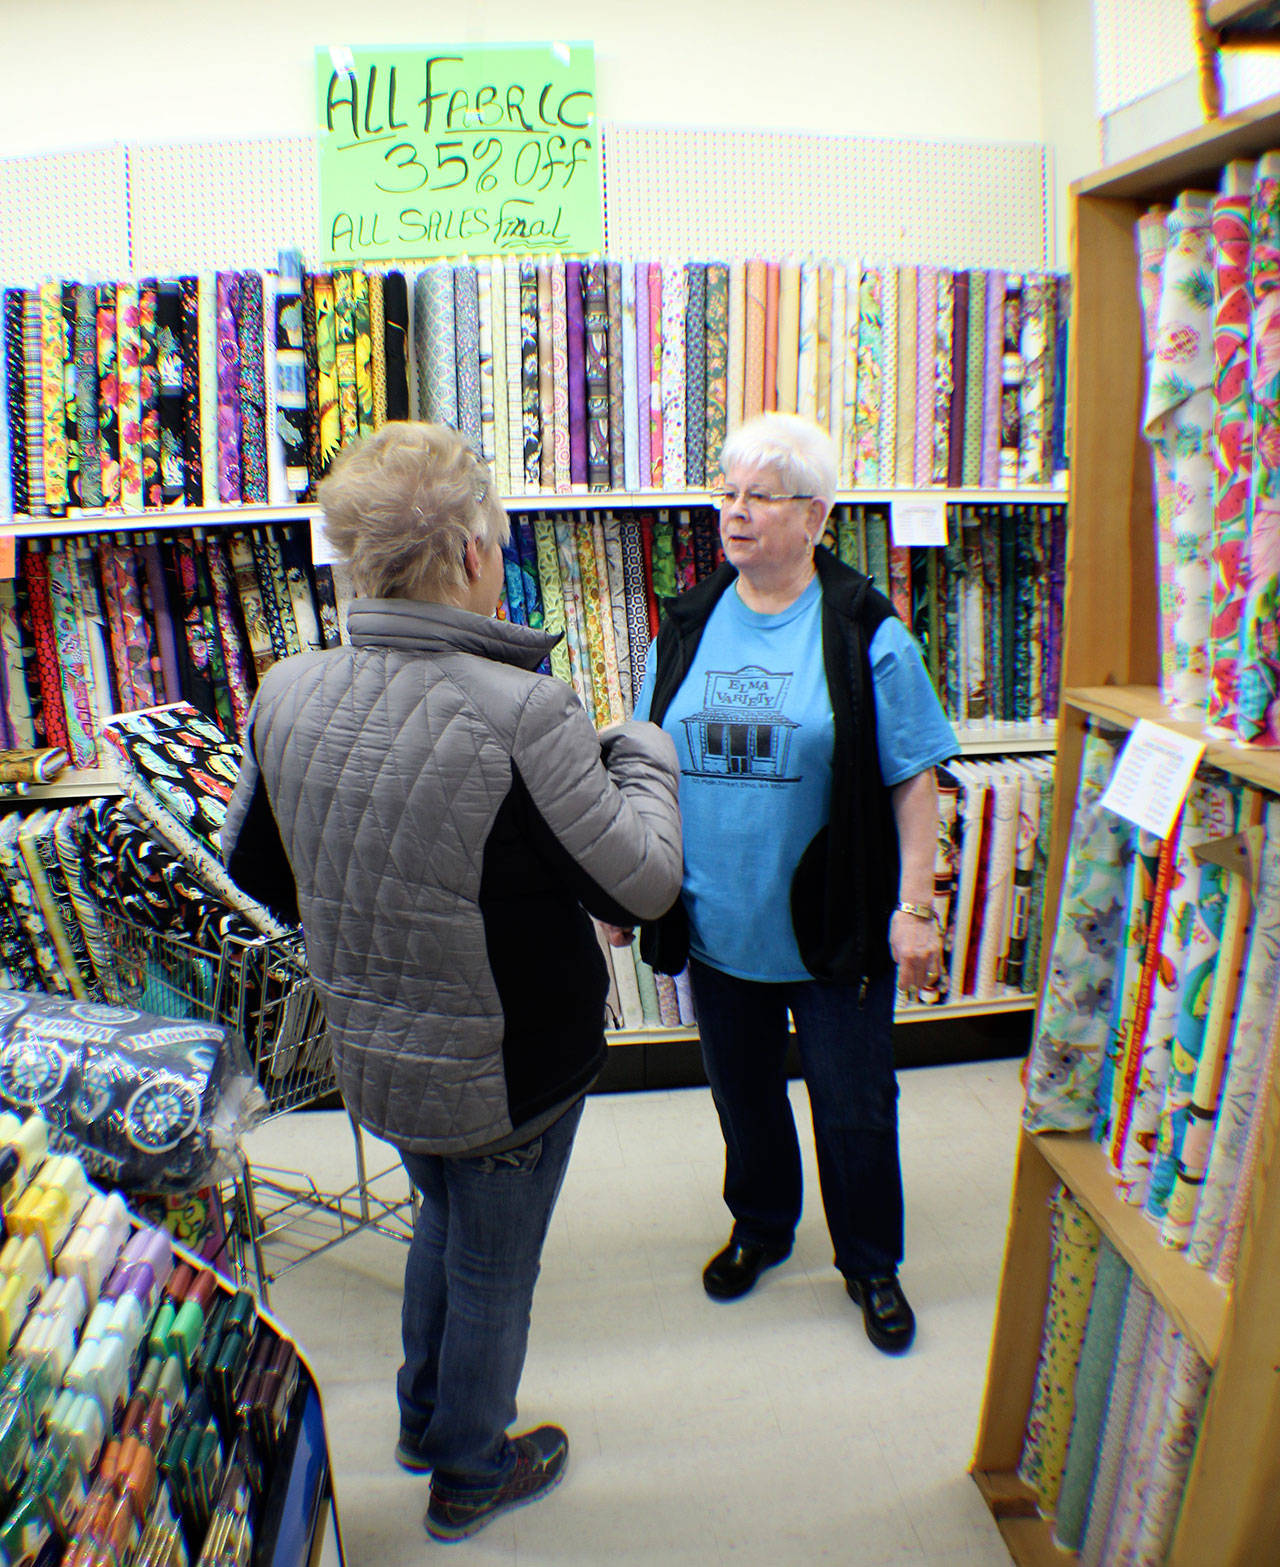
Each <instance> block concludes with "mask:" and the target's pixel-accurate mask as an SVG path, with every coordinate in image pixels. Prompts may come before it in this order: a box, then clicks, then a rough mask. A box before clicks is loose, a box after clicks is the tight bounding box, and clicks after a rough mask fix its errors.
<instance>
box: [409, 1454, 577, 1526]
mask: <svg viewBox="0 0 1280 1567" xmlns="http://www.w3.org/2000/svg"><path fill="white" fill-rule="evenodd" d="M511 1445H512V1447H514V1448H515V1452H516V1464H515V1468H514V1469H513V1470H512V1471H511V1473H510V1474H509V1475H508V1476H507V1478H506V1479H505V1480H504V1481H503V1482H502V1483H501V1485H494V1486H487V1487H483V1488H477V1489H472V1488H463V1487H452V1486H447V1485H441V1484H440V1482H439V1480H438V1479H437V1480H434V1481H433V1482H432V1485H431V1502H430V1505H429V1506H428V1508H427V1516H426V1518H425V1520H424V1522H425V1524H426V1529H427V1533H428V1534H429V1535H430V1536H431V1538H432V1539H433V1540H465V1539H466V1537H467V1536H468V1535H469V1534H474V1533H475V1532H476V1530H477V1529H483V1528H484V1526H485V1524H487V1523H488V1522H489V1521H490V1519H492V1518H496V1517H497V1516H498V1514H499V1513H502V1512H506V1511H507V1509H508V1508H511V1507H523V1506H525V1504H526V1503H528V1502H536V1501H537V1499H538V1498H539V1497H540V1496H544V1495H545V1494H546V1493H547V1492H548V1491H551V1490H554V1489H555V1487H556V1486H557V1485H559V1483H560V1481H561V1479H562V1478H563V1476H564V1466H565V1464H566V1463H567V1462H568V1458H569V1438H568V1437H567V1436H566V1435H565V1434H564V1432H563V1431H562V1430H561V1429H560V1427H559V1426H538V1427H537V1429H536V1430H533V1431H526V1432H525V1433H524V1435H523V1436H515V1437H512V1439H511Z"/></svg>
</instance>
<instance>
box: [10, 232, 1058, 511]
mask: <svg viewBox="0 0 1280 1567" xmlns="http://www.w3.org/2000/svg"><path fill="white" fill-rule="evenodd" d="M1068 300H1069V289H1068V284H1067V281H1066V280H1065V279H1064V278H1060V277H1056V276H1052V275H1049V274H1033V273H1028V274H1025V275H1024V274H1015V273H1004V272H994V271H969V272H951V271H948V270H947V269H945V268H940V267H894V266H879V267H865V266H861V265H859V264H858V263H856V262H850V261H831V262H826V261H815V262H789V261H766V260H750V261H742V262H734V263H724V262H719V261H690V262H687V263H666V262H653V261H640V262H632V261H627V262H621V261H614V260H607V259H606V260H598V259H597V260H587V261H579V260H566V259H565V258H564V257H560V256H543V257H538V258H536V259H532V258H530V259H520V258H514V257H512V258H503V257H494V258H492V259H484V260H481V261H478V262H470V261H460V262H437V263H434V264H432V265H429V266H426V267H424V268H423V269H422V270H421V271H419V272H418V273H416V274H407V273H404V272H399V271H387V272H381V271H373V270H361V269H347V270H338V271H334V272H317V273H304V271H303V269H302V263H301V258H300V256H299V254H298V253H297V252H296V251H282V252H281V253H280V258H279V263H278V266H277V269H276V270H275V271H273V272H264V273H259V272H254V271H242V272H217V273H207V274H201V275H199V276H188V277H181V278H170V279H153V278H147V279H143V280H141V281H140V282H138V283H136V284H135V283H132V282H129V283H105V284H104V283H96V284H90V283H84V282H76V281H57V282H47V283H43V284H41V285H40V287H38V288H33V289H26V290H23V289H8V290H6V291H5V294H4V334H5V352H4V355H3V358H2V362H0V368H2V369H3V373H4V380H5V393H4V395H5V408H6V411H7V419H8V426H9V445H10V463H9V467H10V484H9V491H10V497H11V502H12V506H13V510H14V511H15V512H17V513H20V514H32V515H38V516H43V515H48V514H52V515H63V514H65V513H66V512H67V511H68V510H76V509H82V510H97V509H99V508H103V509H106V510H113V511H123V512H127V513H136V512H143V511H155V510H164V509H168V508H174V507H192V506H206V507H213V506H234V505H239V504H247V503H264V502H269V503H271V504H280V503H285V502H288V501H290V500H296V499H301V498H305V497H308V496H309V495H310V494H311V493H312V487H313V486H314V484H315V482H316V481H317V480H318V479H319V478H320V477H322V476H323V474H324V473H325V472H326V471H327V470H328V467H329V465H330V463H331V462H332V460H333V457H334V455H335V454H336V453H337V452H338V450H339V449H340V448H341V447H342V446H343V445H345V444H347V443H348V442H350V441H352V440H355V439H356V438H358V437H359V436H362V435H366V434H368V433H369V432H370V431H372V430H375V429H377V428H378V427H379V426H380V425H381V424H383V423H384V422H385V421H387V420H389V419H406V418H423V419H431V420H442V421H444V422H445V423H448V424H451V425H454V426H455V427H456V428H458V429H460V430H462V431H463V433H464V434H466V436H467V437H468V438H469V440H470V441H471V443H472V445H473V446H474V447H475V449H476V450H477V451H478V452H481V453H482V454H483V455H484V457H485V459H486V460H487V461H488V462H490V463H491V464H492V465H493V469H494V474H495V478H496V481H497V485H498V488H499V490H500V491H501V492H502V493H504V494H512V495H520V494H528V493H535V494H536V493H560V494H563V493H572V492H575V491H586V490H598V491H603V490H615V491H622V490H626V491H636V490H648V489H655V490H669V491H682V490H687V489H693V490H697V489H701V488H703V487H705V486H706V485H707V484H708V483H710V482H713V481H714V477H715V473H716V464H717V461H718V456H719V451H720V447H721V444H722V442H723V440H724V437H725V435H726V433H727V432H728V431H730V430H732V429H734V428H735V427H736V426H737V425H738V424H739V423H740V422H741V421H742V420H743V419H744V418H748V417H750V416H751V415H752V414H754V413H759V412H761V411H762V410H765V409H773V408H778V409H783V410H791V411H797V412H799V413H802V414H806V415H808V416H809V417H811V418H813V419H815V420H816V421H817V422H818V423H819V424H821V425H822V426H823V427H824V428H826V429H828V430H829V431H830V433H831V435H832V437H833V438H834V440H835V443H836V446H837V449H838V451H839V458H840V481H841V483H842V485H844V486H845V487H853V486H855V485H857V486H862V487H871V488H886V487H889V486H895V485H896V486H898V487H921V486H927V485H938V486H948V487H950V488H953V489H954V488H959V487H962V486H964V487H979V486H981V487H985V488H991V489H995V488H1001V489H1012V488H1023V487H1028V486H1043V485H1050V484H1053V483H1059V482H1062V481H1063V479H1064V477H1065V470H1066V465H1067V458H1066V449H1065V409H1066V333H1067V312H1068Z"/></svg>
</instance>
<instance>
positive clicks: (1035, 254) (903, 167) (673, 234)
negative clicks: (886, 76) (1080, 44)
mask: <svg viewBox="0 0 1280 1567" xmlns="http://www.w3.org/2000/svg"><path fill="white" fill-rule="evenodd" d="M602 132H603V134H602V147H603V165H604V171H603V172H604V182H603V183H604V201H605V235H606V246H607V249H608V250H609V252H610V253H611V254H613V255H631V256H645V255H648V256H658V255H666V256H712V255H715V256H721V257H724V258H726V259H733V258H735V257H739V256H746V255H748V254H750V255H754V256H762V255H763V256H787V255H792V256H807V255H821V256H855V255H856V256H859V257H862V258H864V259H869V260H870V259H875V260H884V261H891V262H897V263H902V264H907V265H911V264H916V265H918V264H922V263H933V264H936V265H940V266H951V267H1009V268H1024V269H1038V268H1044V267H1047V266H1048V265H1049V258H1050V257H1051V256H1052V255H1053V245H1052V236H1051V234H1050V231H1049V229H1050V216H1049V215H1050V210H1051V208H1050V203H1049V200H1048V195H1049V191H1048V181H1049V175H1050V169H1049V160H1048V153H1047V149H1046V148H1045V147H1043V146H1041V145H1039V144H1022V143H964V142H924V141H907V140H889V139H881V138H854V137H845V136H831V135H814V134H801V133H794V134H793V133H787V132H763V131H762V132H754V131H717V130H699V129H682V128H678V127H644V126H631V125H627V126H623V125H617V124H608V123H606V124H605V125H604V126H603V127H602ZM317 169H318V154H317V147H316V141H315V138H314V137H312V136H309V135H307V136H283V137H272V138H262V139H255V140H244V141H225V142H200V143H187V144H183V143H169V144H158V145H135V146H123V145H121V146H117V147H111V148H104V149H101V150H98V151H93V152H68V153H49V154H44V155H41V156H39V157H31V158H14V159H0V280H2V281H4V282H9V283H17V284H23V285H27V284H30V283H33V282H36V281H38V280H39V279H40V278H41V277H45V276H56V277H80V278H86V279H91V278H104V277H120V278H125V277H173V276H178V275H181V274H183V273H188V272H192V271H196V270H200V269H208V268H223V269H226V268H236V267H257V268H269V267H272V266H274V265H275V262H276V255H277V251H278V250H279V249H280V247H281V246H283V245H291V246H295V247H297V248H298V249H300V250H301V251H302V255H303V259H304V262H305V263H306V264H308V265H310V266H318V265H319V264H320V249H319V236H318V223H319V195H318V174H317Z"/></svg>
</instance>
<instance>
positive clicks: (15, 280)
mask: <svg viewBox="0 0 1280 1567" xmlns="http://www.w3.org/2000/svg"><path fill="white" fill-rule="evenodd" d="M126 179H127V174H126V155H125V149H124V147H123V146H113V147H96V148H93V149H91V150H88V151H80V152H49V153H40V154H37V155H36V156H34V157H29V158H0V280H2V281H3V282H5V283H9V284H13V285H17V286H22V287H27V286H29V285H31V284H33V283H36V282H39V280H40V279H41V278H44V277H66V276H71V277H81V278H86V279H88V278H99V277H100V278H113V277H118V276H121V275H125V274H127V273H128V272H129V224H128V217H127V212H128V203H127V200H126V194H125V190H126Z"/></svg>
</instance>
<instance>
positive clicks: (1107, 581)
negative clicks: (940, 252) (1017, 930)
mask: <svg viewBox="0 0 1280 1567" xmlns="http://www.w3.org/2000/svg"><path fill="white" fill-rule="evenodd" d="M1276 148H1280V98H1272V99H1269V100H1267V101H1266V102H1265V103H1262V104H1257V105H1254V106H1252V107H1250V108H1249V109H1246V110H1243V111H1241V113H1239V114H1236V115H1232V116H1230V117H1229V118H1227V119H1225V120H1220V121H1217V122H1215V123H1214V124H1213V125H1212V126H1209V127H1206V128H1204V129H1202V130H1197V131H1194V132H1192V133H1190V134H1189V135H1186V136H1183V137H1180V138H1178V139H1177V140H1176V141H1173V142H1170V143H1168V144H1166V145H1165V146H1163V147H1160V148H1157V149H1156V150H1155V151H1154V152H1152V153H1150V154H1148V155H1145V156H1143V157H1141V158H1133V159H1129V160H1128V161H1126V162H1125V163H1123V164H1119V165H1117V166H1115V167H1113V168H1112V169H1109V170H1105V171H1103V172H1102V173H1100V174H1096V175H1093V176H1091V177H1090V178H1088V179H1085V180H1082V181H1080V182H1079V183H1078V184H1076V185H1075V186H1074V187H1073V194H1074V198H1075V202H1074V204H1075V224H1074V241H1075V255H1074V264H1073V279H1074V288H1073V302H1072V322H1071V350H1070V351H1071V374H1070V384H1071V387H1072V392H1073V401H1072V407H1071V409H1070V410H1069V415H1068V417H1069V425H1070V432H1071V433H1070V450H1071V453H1072V478H1071V500H1070V521H1069V525H1068V540H1067V583H1066V604H1065V611H1064V619H1065V624H1064V641H1063V657H1062V672H1063V686H1064V695H1063V701H1062V711H1061V716H1060V719H1059V725H1058V752H1057V764H1056V786H1055V790H1054V820H1053V830H1052V838H1051V844H1050V861H1049V877H1048V885H1047V887H1046V891H1045V909H1046V911H1053V910H1055V909H1056V908H1057V906H1058V889H1059V887H1060V884H1061V877H1062V867H1063V861H1064V859H1065V856H1066V850H1067V842H1068V837H1069V834H1070V827H1071V813H1072V808H1073V805H1074V801H1075V795H1076V785H1077V781H1078V778H1079V771H1080V758H1081V751H1082V748H1083V742H1084V733H1085V726H1086V723H1087V720H1088V718H1089V717H1090V715H1093V716H1096V717H1098V718H1100V719H1104V720H1106V721H1107V722H1108V723H1111V724H1115V725H1118V726H1120V727H1122V728H1127V727H1129V726H1131V725H1132V724H1133V723H1134V722H1136V720H1137V719H1139V718H1149V719H1152V720H1154V721H1155V722H1158V723H1162V724H1166V725H1168V726H1169V727H1171V728H1174V729H1178V730H1180V731H1181V732H1183V733H1190V734H1194V735H1196V736H1197V737H1198V738H1200V739H1203V740H1204V741H1205V743H1206V756H1205V760H1206V762H1208V763H1211V764H1212V765H1213V766H1215V767H1219V768H1222V769H1223V770H1224V771H1226V772H1227V773H1230V774H1232V775H1234V776H1235V777H1238V778H1240V779H1242V780H1244V781H1245V782H1247V783H1250V784H1254V785H1257V786H1260V787H1262V788H1265V789H1268V790H1271V791H1273V792H1276V793H1280V755H1277V753H1274V752H1273V753H1270V754H1268V753H1265V752H1251V751H1249V750H1247V749H1244V748H1242V747H1238V746H1234V745H1230V744H1226V743H1224V742H1223V741H1221V740H1220V739H1217V738H1215V737H1213V736H1210V735H1209V734H1208V733H1207V732H1206V731H1205V730H1204V729H1203V726H1201V725H1198V724H1194V723H1191V724H1188V723H1186V722H1179V721H1176V720H1171V719H1170V718H1169V717H1167V716H1166V713H1165V710H1164V708H1163V707H1162V706H1161V703H1160V700H1159V697H1158V694H1157V691H1156V682H1157V680H1158V676H1159V647H1158V631H1157V622H1156V568H1155V512H1154V505H1153V500H1152V470H1151V456H1150V451H1149V448H1148V446H1147V444H1146V442H1145V441H1144V439H1143V437H1142V432H1141V417H1142V406H1143V401H1144V398H1145V375H1144V365H1143V344H1142V324H1141V316H1140V306H1139V295H1138V281H1137V251H1136V245H1135V224H1136V222H1137V220H1138V218H1139V216H1140V215H1141V214H1142V213H1143V212H1144V211H1146V210H1147V208H1148V207H1150V206H1151V205H1153V204H1154V203H1156V202H1165V203H1168V202H1170V201H1171V200H1172V199H1173V198H1174V197H1176V195H1177V194H1178V193H1179V192H1180V191H1182V190H1187V189H1193V188H1194V189H1203V190H1215V189H1217V187H1218V181H1219V175H1220V172H1221V169H1222V166H1223V165H1224V164H1225V163H1226V162H1228V161H1229V160H1231V159H1233V158H1257V157H1259V156H1260V155H1261V154H1262V153H1264V152H1267V151H1270V150H1273V149H1276ZM1048 918H1049V919H1050V920H1051V919H1052V913H1051V912H1050V913H1049V916H1048ZM1047 949H1048V934H1047V933H1046V950H1047ZM1262 1104H1263V1113H1264V1132H1263V1137H1262V1143H1261V1153H1260V1156H1259V1161H1258V1166H1257V1170H1258V1173H1257V1175H1256V1177H1255V1180H1254V1186H1253V1190H1252V1192H1251V1194H1250V1211H1249V1216H1248V1220H1247V1224H1246V1230H1245V1235H1244V1240H1243V1244H1242V1246H1241V1251H1240V1258H1239V1262H1238V1265H1237V1269H1236V1274H1235V1278H1234V1280H1233V1282H1232V1285H1231V1287H1230V1288H1229V1289H1227V1290H1223V1289H1220V1288H1219V1287H1218V1286H1217V1285H1216V1284H1215V1283H1214V1281H1213V1280H1212V1279H1210V1278H1208V1277H1207V1276H1205V1275H1203V1274H1200V1276H1199V1277H1196V1276H1194V1275H1197V1274H1199V1270H1198V1269H1196V1268H1195V1267H1194V1265H1193V1264H1191V1263H1190V1262H1188V1261H1187V1260H1186V1259H1185V1258H1182V1257H1178V1256H1171V1255H1170V1254H1168V1253H1165V1252H1163V1251H1162V1249H1161V1248H1160V1246H1159V1242H1158V1240H1157V1238H1156V1235H1155V1231H1154V1227H1152V1226H1147V1221H1146V1220H1145V1219H1143V1218H1142V1217H1141V1215H1140V1214H1136V1213H1134V1212H1133V1210H1132V1209H1130V1208H1128V1206H1127V1205H1126V1204H1125V1203H1124V1202H1123V1201H1122V1200H1121V1198H1120V1197H1119V1196H1118V1195H1117V1194H1116V1193H1115V1191H1114V1189H1113V1188H1112V1186H1111V1183H1110V1179H1109V1177H1108V1176H1107V1173H1106V1168H1105V1158H1104V1155H1103V1153H1102V1151H1101V1149H1095V1148H1094V1147H1092V1146H1091V1145H1090V1144H1089V1143H1088V1141H1087V1139H1085V1138H1082V1137H1068V1136H1063V1135H1053V1134H1048V1135H1040V1136H1031V1135H1029V1134H1026V1133H1024V1134H1023V1135H1022V1138H1021V1141H1020V1144H1019V1151H1018V1159H1017V1168H1016V1172H1015V1176H1014V1187H1013V1196H1012V1203H1011V1211H1010V1224H1009V1233H1008V1238H1007V1241H1006V1248H1005V1260H1004V1269H1003V1274H1002V1278H1001V1284H1000V1293H999V1299H998V1302H997V1309H996V1322H995V1328H994V1332H993V1336H992V1344H991V1355H990V1362H989V1366H988V1374H987V1391H986V1395H985V1399H984V1406H983V1411H982V1417H981V1423H980V1426H979V1431H978V1438H977V1445H976V1449H975V1453H974V1460H973V1476H974V1479H975V1481H976V1482H977V1484H978V1486H979V1489H980V1490H981V1492H982V1495H983V1496H984V1498H985V1499H986V1501H987V1503H988V1505H989V1507H990V1508H991V1511H992V1513H993V1515H994V1516H995V1518H996V1521H997V1523H998V1525H999V1527H1000V1530H1001V1534H1002V1535H1003V1537H1004V1540H1005V1543H1006V1544H1007V1546H1008V1547H1009V1550H1010V1553H1011V1555H1012V1556H1013V1558H1014V1560H1015V1561H1017V1562H1019V1563H1022V1564H1024V1567H1038V1564H1041V1563H1046V1562H1049V1561H1054V1562H1057V1563H1059V1564H1061V1563H1063V1562H1070V1561H1073V1560H1074V1559H1075V1558H1074V1556H1072V1555H1071V1554H1070V1553H1067V1552H1063V1551H1059V1550H1058V1549H1057V1548H1056V1547H1055V1546H1054V1545H1053V1544H1052V1526H1051V1524H1050V1523H1049V1522H1047V1521H1046V1520H1043V1519H1040V1518H1038V1517H1036V1516H1034V1514H1035V1506H1034V1500H1033V1498H1032V1497H1031V1494H1030V1493H1029V1492H1028V1491H1027V1489H1026V1487H1025V1486H1023V1485H1022V1484H1021V1482H1020V1481H1018V1479H1017V1474H1016V1471H1017V1467H1018V1462H1019V1457H1020V1454H1021V1450H1022V1441H1023V1433H1024V1430H1025V1427H1026V1420H1027V1414H1028V1411H1029V1409H1030V1405H1031V1397H1032V1391H1033V1386H1034V1380H1035V1370H1036V1362H1037V1359H1038V1355H1039V1347H1040V1337H1041V1330H1042V1326H1043V1319H1044V1310H1045V1305H1046V1301H1047V1297H1048V1273H1049V1214H1048V1207H1047V1202H1048V1198H1049V1195H1050V1192H1051V1191H1052V1189H1053V1187H1054V1185H1055V1184H1056V1182H1057V1181H1058V1180H1059V1179H1062V1180H1063V1181H1064V1182H1065V1183H1066V1185H1067V1186H1068V1187H1069V1188H1070V1189H1071V1190H1072V1191H1073V1192H1074V1193H1075V1195H1076V1196H1077V1197H1078V1198H1080V1199H1081V1201H1082V1202H1083V1203H1084V1205H1085V1206H1086V1208H1087V1209H1088V1210H1089V1211H1090V1213H1091V1214H1092V1215H1093V1217H1094V1218H1095V1220H1097V1222H1098V1223H1099V1225H1100V1226H1101V1228H1102V1229H1103V1231H1104V1232H1105V1233H1106V1234H1107V1235H1108V1237H1109V1238H1110V1239H1111V1240H1112V1241H1113V1242H1114V1243H1115V1244H1116V1245H1117V1246H1118V1247H1119V1249H1120V1250H1121V1252H1122V1253H1123V1255H1124V1256H1125V1258H1126V1260H1127V1261H1128V1262H1129V1263H1130V1264H1131V1266H1132V1267H1133V1268H1134V1271H1135V1272H1136V1273H1137V1274H1138V1275H1139V1277H1141V1278H1142V1280H1143V1281H1144V1283H1145V1284H1146V1285H1147V1287H1148V1288H1150V1289H1151V1290H1152V1292H1153V1293H1154V1294H1155V1296H1156V1298H1157V1299H1158V1300H1159V1301H1160V1302H1161V1304H1162V1305H1163V1306H1164V1307H1165V1308H1166V1310H1168V1311H1169V1312H1170V1313H1171V1315H1172V1316H1173V1318H1174V1320H1175V1321H1176V1322H1177V1323H1178V1325H1179V1326H1180V1327H1182V1328H1183V1329H1184V1331H1186V1332H1188V1333H1189V1334H1190V1335H1191V1338H1192V1340H1193V1342H1194V1343H1195V1344H1196V1346H1197V1348H1199V1350H1200V1352H1201V1354H1203V1355H1205V1357H1206V1359H1207V1360H1208V1361H1209V1363H1210V1364H1211V1365H1212V1367H1213V1372H1214V1374H1213V1381H1212V1384H1211V1387H1210V1392H1209V1399H1208V1403H1207V1406H1206V1409H1205V1415H1204V1420H1203V1423H1202V1426H1201V1431H1200V1437H1199V1441H1198V1444H1197V1447H1196V1452H1195V1458H1194V1461H1193V1464H1192V1469H1191V1473H1190V1477H1189V1479H1188V1483H1187V1489H1186V1494H1185V1497H1184V1500H1183V1506H1182V1510H1181V1514H1180V1516H1179V1521H1178V1526H1177V1530H1176V1533H1175V1535H1174V1538H1173V1542H1172V1546H1171V1548H1170V1553H1169V1557H1168V1563H1169V1567H1208V1564H1210V1563H1212V1564H1213V1567H1256V1564H1257V1563H1259V1562H1264V1561H1274V1560H1275V1559H1276V1545H1275V1541H1276V1539H1277V1537H1280V1375H1278V1374H1277V1373H1278V1371H1280V1283H1277V1281H1278V1280H1280V1091H1278V1089H1277V1085H1276V1083H1275V1082H1272V1083H1271V1084H1269V1085H1267V1088H1266V1090H1265V1092H1264V1096H1263V1099H1262ZM1144 1226H1145V1227H1146V1228H1148V1229H1150V1231H1151V1233H1150V1235H1146V1234H1144V1233H1143V1232H1142V1227H1144Z"/></svg>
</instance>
